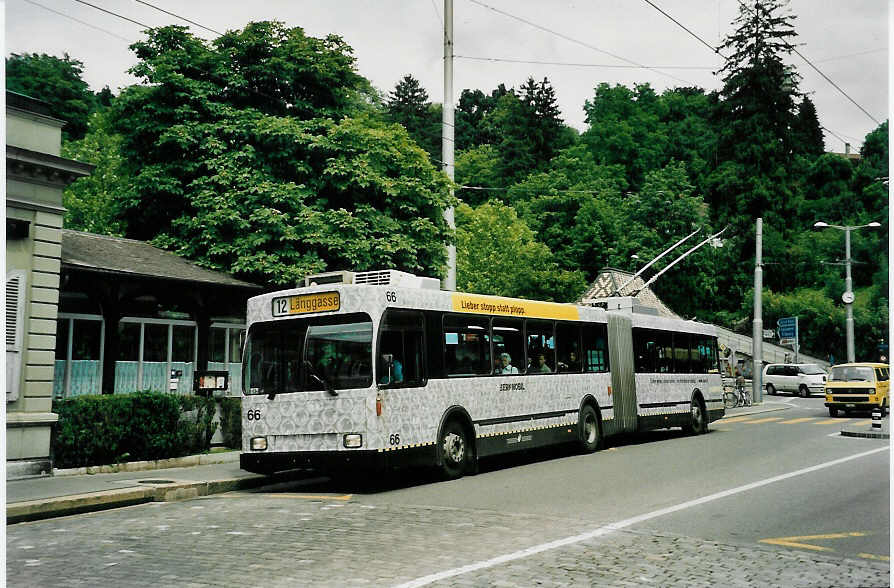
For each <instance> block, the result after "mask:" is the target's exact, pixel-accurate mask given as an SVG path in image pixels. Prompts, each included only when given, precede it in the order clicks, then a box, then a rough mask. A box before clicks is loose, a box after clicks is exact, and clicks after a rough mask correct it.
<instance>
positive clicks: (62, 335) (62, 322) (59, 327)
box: [56, 318, 69, 360]
mask: <svg viewBox="0 0 894 588" xmlns="http://www.w3.org/2000/svg"><path fill="white" fill-rule="evenodd" d="M68 323H69V320H68V319H67V318H61V319H59V321H58V322H57V323H56V359H61V360H65V359H66V358H68Z"/></svg>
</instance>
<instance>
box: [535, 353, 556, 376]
mask: <svg viewBox="0 0 894 588" xmlns="http://www.w3.org/2000/svg"><path fill="white" fill-rule="evenodd" d="M531 372H533V373H535V374H551V373H552V370H551V369H550V368H549V365H547V363H546V356H545V355H544V354H542V353H540V354H538V355H537V365H535V366H534V367H532V368H531Z"/></svg>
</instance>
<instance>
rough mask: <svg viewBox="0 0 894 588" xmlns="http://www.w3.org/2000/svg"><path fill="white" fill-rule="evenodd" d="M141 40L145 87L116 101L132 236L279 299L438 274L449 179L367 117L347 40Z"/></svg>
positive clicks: (179, 34)
mask: <svg viewBox="0 0 894 588" xmlns="http://www.w3.org/2000/svg"><path fill="white" fill-rule="evenodd" d="M148 36H149V38H148V39H147V40H146V41H145V42H140V43H136V44H134V45H133V48H134V50H135V51H136V53H137V56H138V58H139V62H138V63H137V65H136V66H134V68H133V69H132V70H131V71H132V72H133V73H134V74H135V75H137V76H139V77H141V78H142V79H143V80H144V81H145V82H146V85H142V86H135V87H131V88H128V89H127V90H125V91H124V92H122V93H121V95H120V96H119V97H118V98H117V99H116V100H115V102H114V116H115V128H116V130H117V131H118V132H120V134H121V136H122V153H123V154H124V156H125V158H126V161H128V162H129V167H130V170H129V171H130V172H131V174H132V177H133V182H132V188H131V190H129V191H128V192H127V193H126V194H125V195H124V196H123V198H122V200H121V206H122V210H123V218H124V219H125V220H127V221H129V222H128V223H127V227H128V235H129V236H134V237H137V238H141V239H151V240H153V242H154V243H156V244H158V245H160V246H164V247H167V248H170V249H173V250H174V251H176V252H178V253H180V254H182V255H184V256H186V257H189V258H191V259H194V260H197V261H199V262H200V263H202V264H204V265H207V266H209V267H215V268H221V269H224V270H227V271H231V272H236V273H238V274H241V275H243V276H245V277H247V278H249V279H253V280H256V281H259V282H265V283H268V284H276V285H285V284H294V283H295V282H296V281H297V280H299V279H301V277H303V276H304V275H306V274H307V273H311V272H316V271H320V270H324V269H337V268H352V269H369V268H372V267H394V268H398V269H403V270H406V271H412V272H415V273H426V274H429V275H441V274H442V273H443V271H444V263H445V257H446V254H445V250H444V245H445V244H447V243H448V242H450V241H451V239H452V235H451V232H450V230H449V228H448V227H447V225H446V222H445V221H444V219H443V210H444V209H445V208H446V207H447V206H450V205H452V200H451V199H450V197H449V191H448V181H447V178H446V177H445V176H444V175H443V174H441V173H440V172H438V171H437V170H435V169H434V168H433V167H432V166H431V164H430V163H429V161H428V159H427V157H426V154H425V152H424V151H422V150H421V149H419V148H418V147H417V146H416V145H415V144H414V143H413V142H412V141H411V140H410V138H409V136H408V135H407V133H406V131H405V130H404V129H403V128H401V127H400V126H398V125H389V124H385V123H383V122H381V121H378V120H376V117H373V116H370V115H369V114H368V113H365V112H363V111H364V107H362V106H358V104H361V105H362V104H363V103H364V100H363V98H362V96H365V95H368V93H367V90H368V84H367V83H366V82H365V80H363V79H362V78H360V76H358V75H357V74H356V73H355V72H354V60H353V58H352V57H351V50H350V48H349V47H348V46H347V45H345V44H344V42H343V41H342V40H341V39H340V38H338V37H335V36H327V37H325V38H323V39H316V38H313V37H308V36H306V35H305V34H304V32H303V31H302V30H301V29H300V28H297V27H296V28H286V27H285V26H284V25H282V24H281V23H275V22H261V23H250V24H249V25H248V26H246V28H245V29H243V30H241V31H229V32H228V33H226V34H225V35H223V36H222V37H220V38H218V39H216V40H214V41H213V42H212V43H211V44H210V45H209V44H206V43H204V42H203V41H202V40H200V39H198V38H196V37H194V36H193V35H191V34H190V33H188V32H187V30H186V29H185V28H183V27H176V26H170V27H163V28H160V29H152V30H150V31H149V35H148ZM358 110H359V112H358Z"/></svg>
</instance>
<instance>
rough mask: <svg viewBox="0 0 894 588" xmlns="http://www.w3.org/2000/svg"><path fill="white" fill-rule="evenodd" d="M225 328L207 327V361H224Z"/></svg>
mask: <svg viewBox="0 0 894 588" xmlns="http://www.w3.org/2000/svg"><path fill="white" fill-rule="evenodd" d="M226 338H227V330H226V329H221V328H220V327H211V328H210V329H208V361H225V360H226V349H225V348H224V346H225V345H226V341H227V339H226Z"/></svg>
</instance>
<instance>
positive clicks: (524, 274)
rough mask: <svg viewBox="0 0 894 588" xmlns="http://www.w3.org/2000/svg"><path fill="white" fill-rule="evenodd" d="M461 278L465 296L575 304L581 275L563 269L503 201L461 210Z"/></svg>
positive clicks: (583, 286)
mask: <svg viewBox="0 0 894 588" xmlns="http://www.w3.org/2000/svg"><path fill="white" fill-rule="evenodd" d="M456 221H457V222H456V226H457V233H456V279H457V288H458V289H459V290H462V291H464V292H475V293H481V294H492V295H497V296H512V297H517V298H532V299H537V300H555V301H559V302H572V301H574V300H576V299H577V298H578V297H579V296H580V295H581V294H582V293H583V291H584V290H585V289H586V286H587V283H586V281H585V280H584V277H583V275H582V273H581V272H569V271H566V270H562V269H561V268H559V266H558V265H557V264H556V263H555V261H553V259H552V255H551V254H550V251H549V249H548V248H547V247H546V246H545V245H543V244H542V243H538V242H537V241H536V239H535V238H534V233H533V232H532V231H531V229H530V228H529V227H528V226H527V225H526V224H525V222H524V221H522V220H521V219H519V218H518V216H517V215H516V213H515V211H514V210H513V209H512V208H511V207H509V206H506V205H504V204H501V203H499V202H488V203H486V204H482V205H481V206H479V207H477V208H472V207H470V206H468V205H466V204H461V205H460V206H459V207H458V208H457V209H456Z"/></svg>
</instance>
